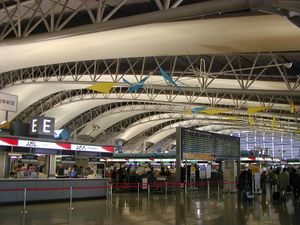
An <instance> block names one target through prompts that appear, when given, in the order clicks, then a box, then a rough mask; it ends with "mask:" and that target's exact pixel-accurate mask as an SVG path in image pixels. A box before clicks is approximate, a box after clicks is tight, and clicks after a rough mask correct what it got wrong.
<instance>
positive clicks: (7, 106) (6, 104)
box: [0, 92, 18, 112]
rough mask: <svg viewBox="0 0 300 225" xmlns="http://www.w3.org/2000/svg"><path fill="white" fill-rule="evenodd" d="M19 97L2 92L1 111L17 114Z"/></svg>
mask: <svg viewBox="0 0 300 225" xmlns="http://www.w3.org/2000/svg"><path fill="white" fill-rule="evenodd" d="M17 105H18V96H17V95H11V94H5V93H1V92H0V110H4V111H10V112H16V111H17Z"/></svg>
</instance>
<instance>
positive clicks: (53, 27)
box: [0, 0, 188, 40]
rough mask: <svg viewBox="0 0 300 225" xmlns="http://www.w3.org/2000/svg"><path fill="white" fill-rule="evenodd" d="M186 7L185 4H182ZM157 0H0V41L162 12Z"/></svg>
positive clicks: (174, 6)
mask: <svg viewBox="0 0 300 225" xmlns="http://www.w3.org/2000/svg"><path fill="white" fill-rule="evenodd" d="M182 2H183V0H177V1H176V2H174V4H170V0H166V1H165V2H164V7H163V10H167V9H169V8H176V7H178V6H179V5H180V4H181V3H182ZM185 2H186V3H187V4H188V1H187V0H186V1H185ZM161 7H162V4H161V1H155V2H153V1H150V0H149V1H148V2H145V1H142V2H140V3H135V4H132V3H130V0H120V1H114V0H77V1H74V0H72V1H71V0H16V1H5V0H0V30H1V33H0V40H4V39H9V38H25V37H28V36H30V35H32V34H36V33H50V32H58V31H61V30H65V29H68V28H71V27H79V26H83V25H96V24H101V23H105V22H107V21H109V20H114V19H116V18H124V17H130V16H133V15H138V14H142V13H147V12H155V11H159V10H162V8H161Z"/></svg>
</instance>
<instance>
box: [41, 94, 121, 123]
mask: <svg viewBox="0 0 300 225" xmlns="http://www.w3.org/2000/svg"><path fill="white" fill-rule="evenodd" d="M121 101H124V100H118V99H83V100H81V101H75V102H68V103H66V104H62V105H58V106H56V107H53V108H52V109H50V110H48V111H47V112H46V113H45V114H44V115H45V116H48V117H52V118H55V129H59V128H61V127H62V126H63V125H64V124H65V123H67V122H68V121H70V120H71V119H73V118H75V117H76V116H78V115H80V114H81V113H83V112H85V111H88V110H90V109H92V108H94V107H97V106H101V105H105V104H109V103H113V102H121Z"/></svg>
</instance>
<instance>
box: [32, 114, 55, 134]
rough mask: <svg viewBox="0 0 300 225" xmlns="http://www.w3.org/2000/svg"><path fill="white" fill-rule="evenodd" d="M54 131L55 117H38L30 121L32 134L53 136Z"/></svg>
mask: <svg viewBox="0 0 300 225" xmlns="http://www.w3.org/2000/svg"><path fill="white" fill-rule="evenodd" d="M53 133H54V118H50V117H37V118H33V119H32V120H31V123H30V134H31V135H33V136H36V135H46V136H53Z"/></svg>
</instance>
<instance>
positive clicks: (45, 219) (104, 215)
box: [0, 191, 300, 225]
mask: <svg viewBox="0 0 300 225" xmlns="http://www.w3.org/2000/svg"><path fill="white" fill-rule="evenodd" d="M68 204H69V203H67V202H59V203H44V204H31V205H29V206H27V210H28V213H27V214H26V215H23V214H21V213H20V211H22V206H15V205H14V206H12V205H10V206H1V207H0V225H15V224H16V225H19V224H20V225H21V224H24V225H25V224H26V225H48V224H53V225H64V224H69V225H96V224H97V225H143V224H147V225H168V224H170V225H171V224H176V225H179V224H199V225H200V224H201V225H223V224H224V225H225V224H226V225H227V224H230V225H246V224H247V225H248V224H249V225H250V224H251V225H252V224H259V225H269V224H270V225H271V224H272V225H273V224H274V225H275V224H281V225H288V224H294V225H296V224H297V225H299V224H300V222H299V221H300V203H295V202H294V201H293V200H292V197H291V196H288V197H287V200H286V201H279V202H272V201H270V194H267V195H258V196H256V199H255V200H254V202H252V203H245V202H244V201H242V200H238V198H237V195H236V194H220V195H218V194H217V193H216V192H213V193H211V197H210V200H208V199H207V193H206V192H205V191H202V192H201V193H200V194H199V193H198V192H196V193H195V192H194V193H189V194H188V195H186V196H185V195H184V194H181V195H175V194H169V195H168V197H167V198H166V197H165V195H163V194H154V195H151V198H150V204H149V203H148V199H147V195H146V194H143V195H141V199H140V200H137V194H136V193H116V194H114V195H113V204H111V203H110V201H109V200H106V199H100V200H85V201H75V202H74V203H73V206H74V210H73V211H71V212H70V211H69V210H68V207H69V205H68Z"/></svg>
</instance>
